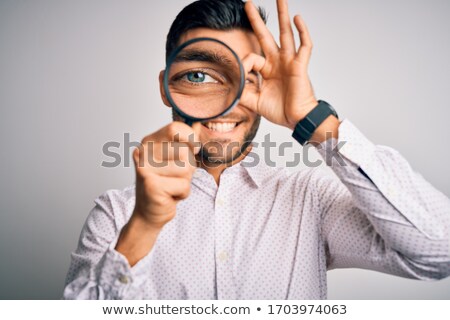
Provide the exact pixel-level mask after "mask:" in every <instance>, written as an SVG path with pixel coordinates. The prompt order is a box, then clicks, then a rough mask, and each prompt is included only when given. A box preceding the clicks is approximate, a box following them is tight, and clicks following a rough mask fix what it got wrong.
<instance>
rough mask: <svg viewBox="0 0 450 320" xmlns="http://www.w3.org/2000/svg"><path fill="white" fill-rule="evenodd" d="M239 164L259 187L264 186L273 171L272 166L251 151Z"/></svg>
mask: <svg viewBox="0 0 450 320" xmlns="http://www.w3.org/2000/svg"><path fill="white" fill-rule="evenodd" d="M239 166H240V167H242V168H243V169H244V171H245V172H247V174H248V176H249V177H250V179H251V180H252V181H253V183H254V184H255V185H256V187H258V188H259V187H261V186H262V184H263V183H264V181H265V180H266V179H267V178H268V177H269V176H270V175H271V172H272V170H271V168H270V167H269V166H268V165H267V164H265V163H264V161H263V160H262V159H261V157H259V156H258V155H257V154H256V153H254V152H249V154H248V155H247V156H246V157H245V158H244V159H243V160H242V161H241V162H239Z"/></svg>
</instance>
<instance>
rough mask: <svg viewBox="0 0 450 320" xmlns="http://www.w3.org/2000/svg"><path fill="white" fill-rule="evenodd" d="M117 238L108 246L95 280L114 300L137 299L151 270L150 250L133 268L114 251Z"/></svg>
mask: <svg viewBox="0 0 450 320" xmlns="http://www.w3.org/2000/svg"><path fill="white" fill-rule="evenodd" d="M118 239H119V236H117V237H116V238H115V239H114V241H112V242H111V244H110V245H109V247H108V249H107V251H106V253H105V255H104V256H103V258H102V260H101V261H100V263H99V264H98V265H97V268H96V278H97V279H98V282H99V285H100V286H101V287H102V288H103V289H104V290H105V292H108V293H109V294H108V295H111V297H113V298H115V299H122V298H123V297H124V296H125V295H126V296H127V298H130V299H139V297H140V292H141V291H142V287H143V286H144V284H145V282H146V281H148V279H149V276H148V272H150V270H151V266H150V264H151V259H152V256H153V250H151V251H150V252H149V253H148V254H147V255H146V256H145V257H144V258H143V259H141V260H140V261H139V262H138V263H137V264H136V265H134V266H133V267H131V266H130V264H129V263H128V260H127V258H126V257H125V256H124V255H122V254H121V253H119V252H118V251H116V250H115V247H116V244H117V241H118Z"/></svg>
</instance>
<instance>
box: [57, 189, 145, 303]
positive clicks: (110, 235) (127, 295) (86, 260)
mask: <svg viewBox="0 0 450 320" xmlns="http://www.w3.org/2000/svg"><path fill="white" fill-rule="evenodd" d="M133 190H134V189H133ZM133 206H134V201H129V200H128V199H127V197H126V196H125V195H124V193H123V192H122V191H117V190H114V191H108V192H106V193H105V194H103V195H102V196H100V197H99V198H97V199H96V200H95V207H94V208H93V209H92V210H91V212H90V214H89V216H88V218H87V220H86V223H85V225H84V227H83V229H82V231H81V235H80V239H79V242H78V247H77V249H76V251H75V252H73V253H72V255H71V264H70V268H69V272H68V274H67V278H66V286H65V289H64V293H63V298H64V299H142V298H143V297H141V295H142V286H143V285H146V287H147V288H148V286H149V284H145V282H146V281H148V276H146V270H148V264H149V261H150V260H151V253H152V252H150V253H149V254H148V255H147V256H146V257H145V258H143V259H142V260H141V261H139V262H138V263H137V264H136V265H135V266H133V267H132V268H131V267H130V265H129V263H128V260H127V259H126V258H125V257H124V256H123V255H122V254H120V253H119V252H117V251H116V250H115V249H114V248H115V245H116V243H117V240H118V236H119V233H120V230H121V229H122V227H123V226H124V225H125V224H126V223H127V222H128V219H129V216H130V214H131V212H132V210H133V209H132V207H133ZM150 292H151V291H150ZM146 298H149V297H148V295H147V296H146Z"/></svg>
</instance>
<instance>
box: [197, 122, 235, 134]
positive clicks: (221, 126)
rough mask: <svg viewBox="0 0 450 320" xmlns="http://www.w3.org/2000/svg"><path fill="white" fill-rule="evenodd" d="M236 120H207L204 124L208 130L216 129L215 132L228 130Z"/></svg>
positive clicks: (232, 127)
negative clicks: (221, 121)
mask: <svg viewBox="0 0 450 320" xmlns="http://www.w3.org/2000/svg"><path fill="white" fill-rule="evenodd" d="M236 125H237V124H236V122H225V123H220V122H207V123H205V126H206V127H208V129H209V130H212V131H217V132H229V131H231V130H233V129H234V128H235V127H236Z"/></svg>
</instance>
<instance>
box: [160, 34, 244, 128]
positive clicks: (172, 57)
mask: <svg viewBox="0 0 450 320" xmlns="http://www.w3.org/2000/svg"><path fill="white" fill-rule="evenodd" d="M200 41H212V42H216V43H219V44H221V45H223V46H224V47H225V48H227V49H228V50H230V52H231V53H232V54H233V56H234V57H235V58H236V60H237V62H238V64H239V70H240V74H241V76H240V79H239V80H240V83H239V90H238V92H237V95H236V98H235V99H234V100H233V102H232V103H231V104H230V106H229V107H227V108H226V109H225V110H224V111H223V112H221V113H219V114H218V115H215V116H212V117H209V118H196V117H192V116H190V115H188V114H186V113H184V112H183V111H182V110H180V108H178V106H177V105H176V103H175V101H173V99H172V96H171V95H170V91H169V70H170V67H171V66H172V63H173V62H174V60H175V58H176V57H177V55H178V53H180V52H181V50H183V49H184V48H186V47H187V46H189V45H191V44H193V43H195V42H200ZM244 72H245V70H244V66H243V65H242V62H241V59H239V56H238V55H237V53H236V52H234V50H233V49H231V48H230V47H229V46H228V45H227V44H225V43H224V42H222V41H220V40H218V39H215V38H208V37H201V38H194V39H191V40H188V41H186V42H184V43H182V44H181V45H179V46H178V47H177V48H176V49H175V51H173V52H172V54H171V55H170V56H169V58H168V59H167V60H166V69H165V70H164V80H163V86H164V92H165V94H166V98H167V100H168V101H169V103H170V105H171V106H172V108H174V109H175V111H176V112H177V113H178V114H179V115H180V116H181V117H183V118H184V119H185V120H186V123H190V124H192V123H193V122H198V121H208V120H211V119H215V118H217V117H220V116H222V115H225V114H227V113H228V112H229V111H230V110H231V109H233V108H234V107H235V106H236V105H237V104H238V102H239V100H240V99H241V96H242V92H243V91H244V86H245V75H244Z"/></svg>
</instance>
